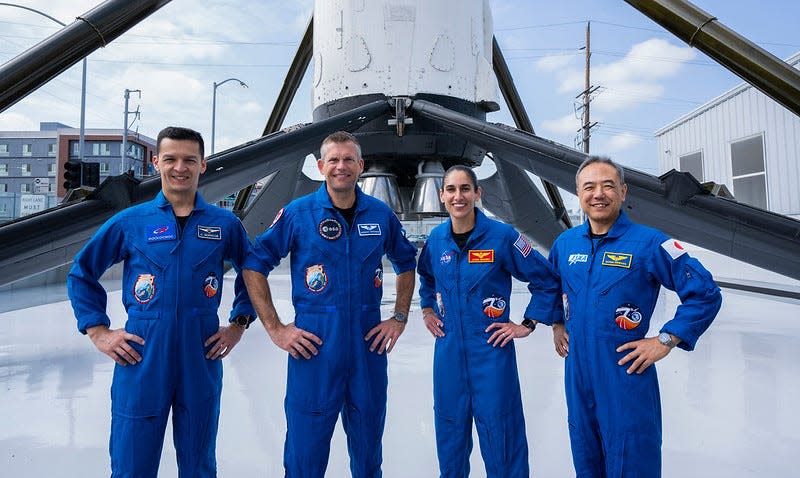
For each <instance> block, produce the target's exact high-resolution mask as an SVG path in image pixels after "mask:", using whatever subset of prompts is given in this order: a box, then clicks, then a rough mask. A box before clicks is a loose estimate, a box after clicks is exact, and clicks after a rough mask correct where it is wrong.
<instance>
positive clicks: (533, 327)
mask: <svg viewBox="0 0 800 478" xmlns="http://www.w3.org/2000/svg"><path fill="white" fill-rule="evenodd" d="M522 325H524V326H525V327H527V328H529V329H531V330H536V322H534V321H532V320H531V319H528V318H525V319H522Z"/></svg>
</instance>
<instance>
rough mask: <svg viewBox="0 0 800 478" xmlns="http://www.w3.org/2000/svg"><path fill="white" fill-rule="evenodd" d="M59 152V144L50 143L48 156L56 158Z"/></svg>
mask: <svg viewBox="0 0 800 478" xmlns="http://www.w3.org/2000/svg"><path fill="white" fill-rule="evenodd" d="M57 152H58V144H56V143H50V144H48V145H47V155H48V156H53V157H55V155H56V153H57Z"/></svg>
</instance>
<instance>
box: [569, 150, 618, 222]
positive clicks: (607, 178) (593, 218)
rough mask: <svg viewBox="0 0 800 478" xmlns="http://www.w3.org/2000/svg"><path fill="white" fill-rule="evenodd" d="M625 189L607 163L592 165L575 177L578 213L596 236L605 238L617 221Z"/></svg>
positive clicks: (615, 171) (614, 170)
mask: <svg viewBox="0 0 800 478" xmlns="http://www.w3.org/2000/svg"><path fill="white" fill-rule="evenodd" d="M627 192H628V186H627V185H626V184H622V181H621V180H620V177H619V174H618V173H617V170H616V169H614V167H613V166H611V165H610V164H606V163H599V162H598V163H591V164H589V165H587V166H586V167H585V168H583V170H582V171H581V172H580V174H579V175H578V179H577V194H578V198H579V199H580V202H581V209H583V211H584V212H585V213H586V217H588V218H589V225H590V226H591V228H592V232H594V233H595V234H605V233H607V232H608V230H609V229H611V226H612V225H613V224H614V221H616V220H617V218H618V217H619V212H620V210H621V209H622V202H623V201H625V194H626V193H627Z"/></svg>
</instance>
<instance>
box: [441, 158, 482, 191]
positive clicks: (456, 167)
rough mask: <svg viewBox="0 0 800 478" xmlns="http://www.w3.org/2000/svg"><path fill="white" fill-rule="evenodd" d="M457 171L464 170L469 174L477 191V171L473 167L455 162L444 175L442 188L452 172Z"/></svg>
mask: <svg viewBox="0 0 800 478" xmlns="http://www.w3.org/2000/svg"><path fill="white" fill-rule="evenodd" d="M456 171H462V172H464V173H466V174H467V176H469V180H470V181H471V182H472V187H473V188H474V189H475V190H476V191H477V190H478V175H477V174H475V171H473V170H472V168H470V167H467V166H464V165H463V164H454V165H453V166H450V167H449V168H447V171H445V172H444V176H442V188H444V180H445V179H447V176H449V175H450V174H451V173H454V172H456Z"/></svg>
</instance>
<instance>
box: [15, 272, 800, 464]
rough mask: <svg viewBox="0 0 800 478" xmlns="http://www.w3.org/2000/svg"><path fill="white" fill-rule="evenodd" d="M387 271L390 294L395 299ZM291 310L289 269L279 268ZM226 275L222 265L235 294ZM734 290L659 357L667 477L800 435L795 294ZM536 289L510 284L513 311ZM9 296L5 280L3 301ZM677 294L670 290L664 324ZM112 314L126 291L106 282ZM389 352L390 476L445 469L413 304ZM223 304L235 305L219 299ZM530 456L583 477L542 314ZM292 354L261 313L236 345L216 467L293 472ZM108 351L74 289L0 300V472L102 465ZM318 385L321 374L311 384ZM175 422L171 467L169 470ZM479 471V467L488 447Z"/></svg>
mask: <svg viewBox="0 0 800 478" xmlns="http://www.w3.org/2000/svg"><path fill="white" fill-rule="evenodd" d="M393 281H394V276H391V275H390V274H387V277H386V283H385V286H386V287H387V288H386V289H385V290H386V291H388V292H387V297H386V298H385V299H386V300H385V304H384V308H385V309H386V312H387V314H386V315H387V316H388V310H389V307H390V305H391V303H393V301H394V297H393V294H392V293H391V291H393V289H394V282H393ZM272 285H273V294H274V296H275V297H276V298H277V305H278V308H279V312H280V313H281V314H282V317H283V318H284V319H285V318H288V317H290V313H291V304H290V303H289V301H288V297H289V296H290V293H289V282H288V277H287V276H275V277H273V278H272ZM231 286H232V284H231V279H230V277H227V278H226V294H225V296H224V297H223V302H224V304H226V305H225V307H229V306H230V305H229V304H230V299H231V298H230V295H229V293H228V291H230V290H231ZM723 293H724V296H725V302H724V305H723V309H722V311H721V313H720V316H719V317H718V318H717V321H716V322H715V324H714V325H713V326H712V328H711V330H709V332H708V333H707V334H706V335H705V336H704V337H703V338H702V339H701V341H700V342H699V344H698V348H697V350H696V351H695V352H692V353H686V352H683V351H680V350H676V351H673V352H672V353H671V354H670V355H669V356H668V357H667V358H666V359H665V360H664V361H662V362H660V363H659V375H660V377H661V394H662V404H663V409H664V446H663V461H664V465H663V470H664V473H663V474H664V476H665V477H676V476H681V477H703V478H709V477H753V478H755V477H788V476H797V469H796V466H795V465H794V463H795V456H796V453H797V452H796V450H798V449H800V413H798V412H797V407H798V405H797V404H798V403H800V314H799V313H798V312H800V302H798V301H793V300H775V299H770V298H766V297H764V296H758V295H751V294H746V293H738V292H735V291H727V290H726V291H723ZM525 295H526V290H525V289H524V288H523V287H522V286H521V284H516V287H515V295H514V297H513V298H512V301H511V306H512V313H513V314H514V317H516V318H518V317H519V315H520V314H521V313H522V310H523V309H524V303H525V302H524V301H525V300H526V298H525ZM5 300H12V299H10V297H3V296H2V295H0V301H5ZM676 301H677V299H676V298H675V296H674V295H673V294H671V293H668V294H663V296H662V298H661V300H660V302H659V305H658V307H657V316H658V317H657V319H656V321H657V323H656V324H654V327H657V326H659V324H660V323H661V322H663V321H664V316H665V314H667V313H668V312H671V311H672V310H674V307H675V305H676ZM109 302H110V304H111V311H112V317H114V318H115V326H119V325H120V324H121V320H122V317H124V315H123V314H122V308H121V306H120V305H119V292H113V293H111V294H110V300H109ZM412 310H413V311H414V312H413V313H412V319H411V323H410V324H409V326H408V327H407V329H406V332H405V334H404V335H403V337H402V338H401V341H400V343H399V344H398V346H397V348H396V349H395V351H394V352H393V353H392V354H391V357H390V369H389V374H390V378H389V384H390V385H389V387H390V388H389V406H388V417H387V425H386V433H385V438H384V468H383V469H384V476H386V477H388V478H395V477H397V478H405V477H408V478H417V477H435V476H437V471H436V470H437V465H436V453H435V445H434V431H433V420H432V418H433V413H432V397H431V395H432V392H431V360H432V350H433V349H432V345H433V342H432V338H431V337H430V335H429V334H428V332H427V331H426V330H425V329H424V327H423V326H422V323H421V321H420V314H419V309H418V306H416V305H415V306H414V308H413V309H412ZM224 313H227V309H226V310H225V311H224ZM517 354H518V359H519V364H520V375H521V382H522V386H523V400H524V403H525V413H526V423H527V429H528V439H529V442H530V446H531V468H532V472H533V475H534V476H539V477H546V478H549V477H569V476H574V472H573V470H572V465H571V461H570V452H569V439H568V437H567V427H566V408H565V405H564V392H563V385H562V384H563V368H562V367H563V364H562V360H561V359H560V358H559V357H557V356H556V355H555V353H554V352H553V347H552V342H551V334H550V331H549V329H547V328H546V327H542V328H541V329H537V330H536V331H535V333H534V334H533V335H532V336H531V337H529V338H527V339H525V340H522V341H518V343H517ZM286 360H287V359H286V355H285V354H284V353H282V352H280V351H279V350H278V349H277V348H276V347H275V346H274V345H273V344H272V343H271V342H269V339H268V337H267V335H266V333H265V332H264V330H263V329H262V328H260V327H259V326H258V324H256V327H252V328H251V329H250V330H248V331H247V333H246V334H245V337H244V339H243V340H242V342H241V343H240V344H239V346H238V347H237V348H236V350H234V352H233V354H232V355H231V356H230V357H229V358H228V359H226V363H225V382H224V383H225V385H224V390H223V397H222V417H221V424H220V432H219V440H218V449H217V457H218V462H219V476H220V477H234V476H235V477H238V478H248V477H256V476H258V477H263V476H267V477H278V476H283V470H282V448H283V438H284V433H285V421H284V417H283V393H284V384H285V379H286V377H285V375H286ZM112 370H113V362H111V360H110V359H108V358H106V357H105V356H104V355H102V354H100V353H99V352H97V351H96V350H95V349H94V347H93V346H92V345H91V343H90V342H89V340H88V339H87V338H86V337H84V336H82V335H79V334H78V333H77V332H76V330H75V321H74V319H73V318H72V311H71V308H70V307H69V304H68V303H67V302H58V303H52V304H47V305H40V306H35V307H30V308H27V309H22V310H16V311H11V312H5V313H2V314H0V407H1V408H0V423H2V426H0V453H2V455H0V470H2V471H0V475H2V476H9V477H11V476H13V477H44V476H52V477H104V476H108V475H109V468H108V456H107V448H108V446H107V443H108V427H109V421H110V416H109V410H110V402H109V385H110V381H111V372H112ZM309 386H312V385H311V384H310V385H309ZM170 435H171V434H170V433H169V432H168V433H167V440H166V443H165V446H164V453H163V459H162V464H161V471H160V475H159V476H161V477H175V476H177V471H176V467H175V452H174V449H173V447H172V442H171V438H170ZM472 466H473V473H472V476H474V477H482V476H485V473H484V471H483V465H482V462H481V460H480V453H479V452H478V450H474V451H473V454H472ZM327 476H329V477H346V476H349V471H348V462H347V451H346V445H345V438H344V433H343V432H342V430H341V427H340V426H339V427H337V430H336V433H335V435H334V440H333V444H332V449H331V456H330V464H329V467H328V474H327Z"/></svg>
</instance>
